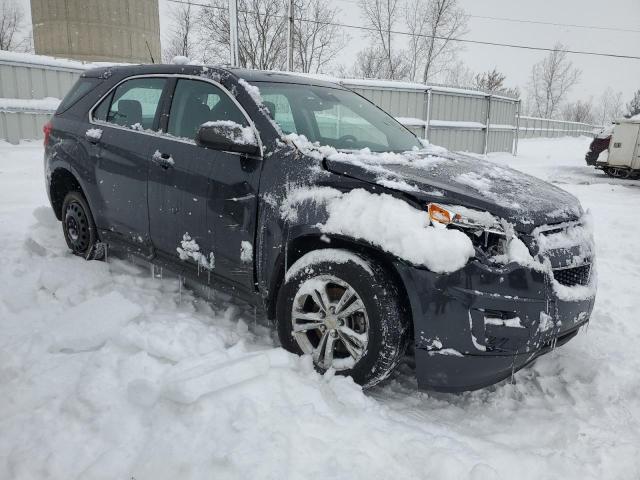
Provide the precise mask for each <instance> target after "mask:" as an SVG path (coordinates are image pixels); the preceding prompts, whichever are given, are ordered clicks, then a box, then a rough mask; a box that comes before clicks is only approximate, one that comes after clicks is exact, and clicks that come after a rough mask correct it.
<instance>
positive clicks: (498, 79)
mask: <svg viewBox="0 0 640 480" xmlns="http://www.w3.org/2000/svg"><path fill="white" fill-rule="evenodd" d="M506 78H507V77H506V76H505V75H504V74H503V73H500V72H499V71H498V70H497V69H496V68H494V69H493V70H487V71H486V72H483V73H478V74H476V76H475V78H474V81H473V83H474V86H475V87H476V88H477V89H478V90H483V91H485V92H498V91H500V90H502V89H503V88H504V81H505V79H506Z"/></svg>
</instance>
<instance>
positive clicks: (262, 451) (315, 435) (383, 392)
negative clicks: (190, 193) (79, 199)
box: [0, 138, 640, 480]
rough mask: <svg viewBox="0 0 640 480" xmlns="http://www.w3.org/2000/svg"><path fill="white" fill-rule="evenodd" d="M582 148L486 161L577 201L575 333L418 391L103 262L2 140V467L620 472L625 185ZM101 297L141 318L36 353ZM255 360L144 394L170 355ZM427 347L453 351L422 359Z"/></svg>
mask: <svg viewBox="0 0 640 480" xmlns="http://www.w3.org/2000/svg"><path fill="white" fill-rule="evenodd" d="M589 141H590V139H588V138H564V139H544V140H538V139H536V140H522V141H521V142H520V145H519V152H520V154H519V156H518V157H516V158H514V157H513V156H511V155H510V154H504V155H492V156H490V158H491V160H492V161H495V162H498V163H500V164H509V165H511V166H513V167H515V168H520V169H524V170H526V171H528V172H530V173H533V174H536V175H538V176H540V177H542V178H544V179H549V180H552V181H556V182H564V184H563V188H566V189H568V190H570V191H571V192H572V193H574V194H575V195H577V196H578V197H579V198H580V200H581V201H582V203H583V204H584V206H585V207H587V208H589V209H590V210H591V211H592V214H593V217H594V222H593V228H594V230H595V236H596V248H597V255H598V259H599V266H598V268H599V279H598V281H599V295H598V297H597V299H596V305H595V310H594V312H593V316H592V319H591V322H590V325H589V329H588V330H587V331H584V330H583V331H582V332H581V333H580V334H579V335H578V336H577V337H576V338H575V339H574V340H572V341H571V342H569V343H568V344H567V345H565V346H563V347H562V348H558V349H556V350H554V351H553V352H551V353H549V354H548V355H546V356H544V357H541V358H539V359H538V360H537V361H536V363H535V364H533V365H531V366H530V367H528V368H527V369H525V370H522V371H520V372H518V373H517V374H516V375H515V377H514V379H513V380H511V379H509V380H507V381H505V382H501V383H500V384H498V385H496V386H494V387H491V388H487V389H483V390H479V391H475V392H467V393H464V394H457V395H452V394H441V393H426V392H424V393H421V392H418V391H417V388H416V381H415V378H414V371H413V370H412V368H411V367H410V366H409V365H402V366H401V368H400V369H399V371H398V372H397V374H396V375H394V376H393V378H391V379H390V380H389V381H387V382H386V383H385V384H384V385H380V386H378V387H376V388H375V389H374V390H373V391H370V392H367V393H363V392H362V390H361V389H360V388H359V387H358V386H357V385H355V384H354V383H353V382H352V381H351V380H350V379H349V378H344V377H341V376H337V375H332V374H331V373H328V374H326V375H324V376H321V375H319V374H318V373H317V372H316V371H315V370H314V368H313V365H312V362H311V359H310V358H309V357H303V358H298V357H297V356H294V355H290V354H287V353H285V352H283V351H282V350H281V349H278V348H277V345H276V344H275V342H274V340H273V331H272V329H270V328H266V327H265V326H264V325H263V324H262V323H261V321H260V318H258V319H256V318H255V317H254V315H253V311H252V310H246V309H239V308H238V307H237V306H234V305H232V304H231V305H230V304H227V303H222V304H217V305H216V304H213V305H212V304H210V303H208V302H206V301H204V300H203V299H202V298H199V297H195V296H194V295H193V294H192V292H191V291H189V290H188V289H186V288H180V286H179V283H178V282H177V281H176V280H175V279H173V278H169V277H168V275H166V274H165V277H164V278H163V279H161V278H157V277H155V278H154V277H152V276H151V275H150V274H149V271H148V269H146V268H139V267H136V266H135V265H132V264H131V263H128V262H124V261H120V260H118V259H116V258H114V256H113V255H110V257H109V258H110V260H109V262H86V261H84V260H83V259H81V258H78V257H75V256H73V255H70V254H69V253H68V249H67V247H66V245H65V243H64V240H63V238H62V235H61V231H60V223H59V222H58V221H57V220H56V219H55V217H54V215H53V213H52V211H51V208H50V207H49V205H48V200H47V198H46V193H45V192H44V189H43V186H42V174H43V172H42V146H41V142H24V143H23V144H22V145H19V146H9V145H8V144H6V143H2V142H0V187H1V188H0V242H1V243H2V246H3V254H2V256H1V257H0V285H2V287H0V328H2V335H0V478H3V479H5V478H6V479H23V478H24V479H30V478H33V479H43V478H51V479H67V478H90V479H99V478H106V479H114V478H131V477H135V478H137V479H147V478H152V479H175V478H180V479H201V478H210V477H212V476H215V477H216V478H225V479H229V480H234V479H247V478H251V479H256V480H262V479H267V478H283V479H284V478H290V479H298V478H309V479H317V478H318V479H319V478H340V479H349V480H366V479H372V478H380V477H388V478H403V479H404V478H406V479H418V478H420V479H423V478H424V479H438V480H467V479H469V480H478V479H491V480H494V479H500V478H502V479H508V478H512V477H514V475H515V476H517V478H518V479H521V480H539V479H540V478H550V477H552V478H563V479H566V480H574V479H575V480H578V479H580V480H583V479H628V478H634V475H635V472H638V471H640V456H638V454H637V453H638V445H640V428H638V419H639V418H640V397H639V396H638V388H639V386H640V357H639V356H638V354H637V351H638V348H637V342H638V338H639V336H640V323H639V322H638V321H637V312H638V310H639V309H640V301H639V298H638V295H637V289H638V285H639V284H640V271H639V270H638V268H637V265H640V251H639V250H638V248H637V240H638V235H639V234H640V225H638V224H637V223H636V222H632V221H629V219H630V214H629V212H633V211H635V210H634V209H636V208H637V205H638V204H640V189H638V188H636V187H635V185H637V184H640V182H634V181H628V180H627V181H624V182H622V181H619V180H615V179H611V178H609V177H606V176H605V175H603V174H602V173H600V172H597V171H595V170H594V169H593V168H591V167H587V166H586V165H585V164H584V152H585V151H586V148H587V147H588V145H589ZM630 186H631V188H630ZM5 226H10V228H9V227H5ZM621 252H622V253H621ZM111 292H117V293H118V294H119V295H121V296H122V297H123V298H125V299H126V303H128V302H131V303H133V304H135V305H137V306H138V307H139V308H140V309H141V313H140V314H139V315H138V316H136V317H135V318H132V319H130V320H129V321H128V322H127V323H125V324H124V325H123V326H122V327H121V328H120V330H119V333H117V334H115V335H114V336H111V337H110V339H108V340H107V341H105V342H104V343H103V344H102V345H101V346H99V347H97V348H94V349H92V350H89V351H82V352H74V353H63V352H60V351H51V350H50V346H51V343H52V338H51V335H52V332H55V330H56V328H57V325H58V323H59V322H60V321H61V319H64V318H65V315H66V313H67V312H68V311H69V310H70V309H73V308H74V307H76V306H79V305H81V304H83V303H84V302H87V301H90V300H92V299H96V300H98V299H100V298H102V299H104V297H105V296H106V295H108V294H109V293H111ZM216 298H217V297H216ZM109 303H111V302H109ZM97 307H98V306H97ZM99 310H100V308H99V307H98V308H96V309H94V312H93V314H94V315H99ZM96 312H98V313H96ZM122 318H125V317H124V316H123V317H122ZM463 320H464V319H463ZM543 326H544V325H543ZM547 327H548V328H553V322H550V325H547ZM83 328H84V329H85V330H92V329H94V328H96V329H99V328H100V325H99V324H98V322H95V321H89V322H87V323H86V324H84V325H83ZM103 338H104V337H103ZM253 354H260V355H266V356H268V357H269V365H270V366H269V369H268V372H267V373H266V374H263V375H259V376H256V377H254V378H251V379H249V380H248V381H245V382H242V383H236V384H234V385H230V386H229V388H222V389H217V390H210V391H209V393H206V392H207V389H203V390H201V391H203V392H205V393H204V394H203V395H202V396H200V397H198V398H197V400H195V401H193V402H192V403H177V402H175V401H173V400H170V399H168V398H167V397H165V396H163V395H161V392H162V391H164V390H163V388H164V385H166V384H167V381H168V380H169V379H170V378H174V379H176V380H177V379H178V378H180V376H179V375H178V373H179V372H178V369H176V370H173V369H174V367H176V366H177V365H180V364H181V367H180V368H182V367H185V366H187V365H189V364H190V365H196V364H198V363H199V362H202V364H204V365H207V368H205V369H204V373H205V374H206V373H207V371H208V369H209V368H211V370H214V369H215V368H221V367H222V366H223V365H225V364H227V365H232V364H233V362H234V361H236V360H237V361H238V362H239V363H241V364H242V362H243V360H242V359H244V358H246V357H247V356H250V355H253ZM280 354H281V355H282V357H280V356H279V355H280ZM443 354H449V355H455V354H456V353H455V352H454V351H451V352H447V353H441V354H438V353H434V358H436V359H437V358H440V357H437V355H443ZM276 357H277V358H276ZM214 358H217V359H218V361H217V362H215V363H214ZM447 358H449V357H447ZM188 359H190V360H189V361H188V362H187V360H188ZM191 362H193V363H191ZM229 362H231V363H229ZM172 370H173V371H174V372H175V377H174V376H172V375H171V376H170V372H171V371H172ZM185 370H187V369H186V368H185ZM183 378H186V376H185V377H183ZM202 383H204V381H203V382H202ZM215 385H218V384H214V386H215ZM136 386H137V387H148V388H146V389H145V388H134V387H136ZM145 392H146V393H147V394H149V395H148V396H147V397H146V398H145V397H144V395H143V394H144V393H145ZM594 412H596V414H594ZM550 472H552V473H550Z"/></svg>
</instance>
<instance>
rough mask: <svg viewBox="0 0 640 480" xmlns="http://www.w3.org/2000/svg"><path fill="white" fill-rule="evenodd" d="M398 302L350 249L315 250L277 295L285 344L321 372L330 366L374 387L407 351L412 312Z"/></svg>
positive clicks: (375, 266) (383, 277)
mask: <svg viewBox="0 0 640 480" xmlns="http://www.w3.org/2000/svg"><path fill="white" fill-rule="evenodd" d="M400 298H401V297H400V293H399V289H398V286H397V285H396V283H395V281H394V280H393V278H392V277H391V276H390V275H389V273H388V272H387V271H386V270H385V269H384V268H383V267H382V266H381V265H380V264H379V263H378V262H375V261H372V260H370V259H366V258H364V257H362V256H360V255H357V254H355V253H352V252H350V251H348V250H339V249H322V250H314V251H312V252H309V253H307V254H306V255H304V256H303V257H302V258H300V259H299V260H298V261H297V262H295V263H294V264H293V265H292V266H291V268H290V269H289V271H288V272H287V274H286V276H285V281H284V283H283V285H282V287H281V289H280V291H279V294H278V303H277V316H276V318H277V320H276V322H277V329H278V336H279V338H280V342H281V344H282V346H283V347H284V348H285V349H286V350H288V351H290V352H293V353H297V354H299V355H300V354H308V355H311V356H312V358H313V361H314V365H315V367H316V369H317V370H318V371H320V372H325V371H326V370H329V369H330V368H333V369H334V370H335V371H336V373H338V374H341V375H350V376H352V377H353V379H354V381H355V382H356V383H358V384H360V385H362V386H363V387H365V388H368V387H372V386H373V385H375V384H377V383H378V382H380V381H382V380H384V379H385V378H387V377H388V376H389V375H390V374H391V372H392V371H393V369H394V368H395V367H396V366H397V364H398V363H399V362H400V360H401V359H402V357H403V355H404V352H405V350H406V346H407V337H408V332H409V312H408V311H407V308H406V307H405V306H404V304H403V302H401V300H400ZM294 330H295V331H294Z"/></svg>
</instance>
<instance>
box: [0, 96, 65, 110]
mask: <svg viewBox="0 0 640 480" xmlns="http://www.w3.org/2000/svg"><path fill="white" fill-rule="evenodd" d="M58 105H60V99H58V98H54V97H47V98H39V99H25V98H0V112H35V113H39V112H46V113H53V112H55V110H56V109H57V108H58Z"/></svg>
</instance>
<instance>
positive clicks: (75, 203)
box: [62, 192, 104, 260]
mask: <svg viewBox="0 0 640 480" xmlns="http://www.w3.org/2000/svg"><path fill="white" fill-rule="evenodd" d="M62 232H63V233H64V239H65V241H66V242H67V246H68V247H69V249H70V250H71V252H73V254H74V255H78V256H79V257H83V258H85V259H87V260H100V259H102V258H104V244H102V243H101V242H100V240H99V239H98V231H97V229H96V224H95V222H94V221H93V215H92V214H91V209H90V208H89V204H88V203H87V201H86V200H85V198H84V196H83V195H82V194H81V193H80V192H69V193H67V195H66V196H65V197H64V201H63V202H62Z"/></svg>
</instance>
